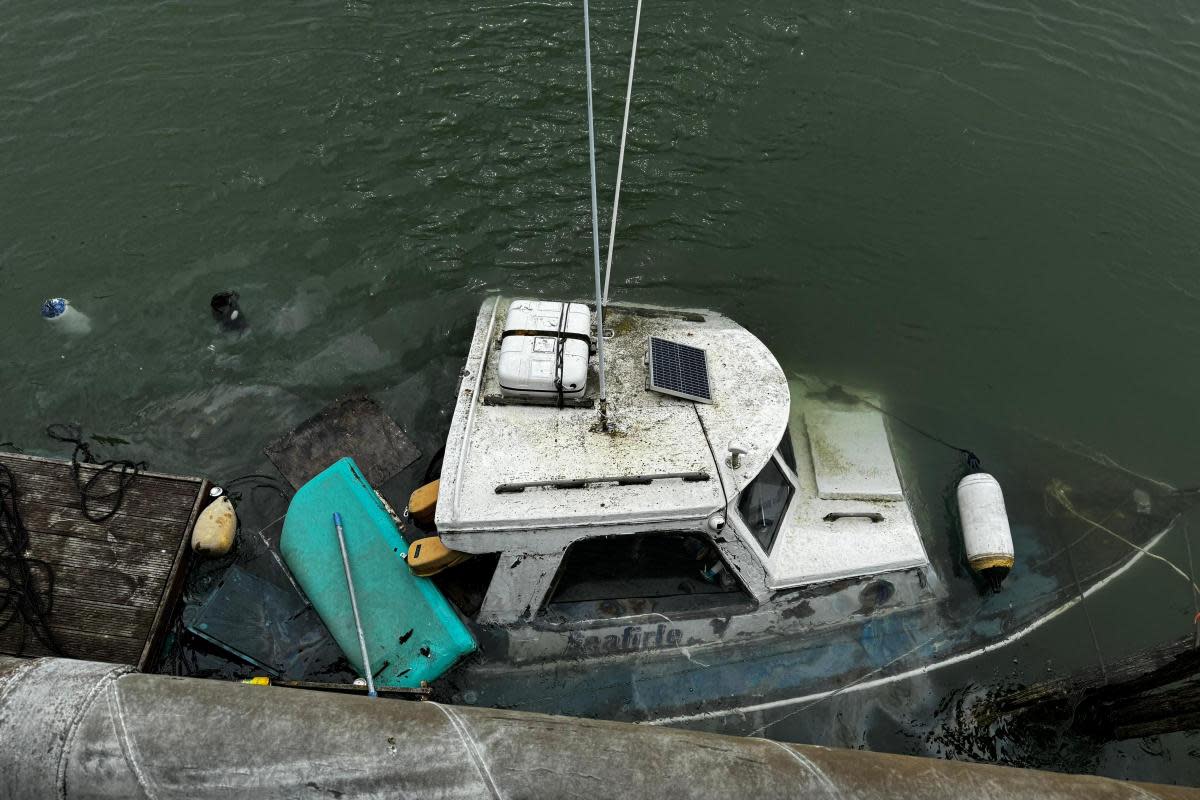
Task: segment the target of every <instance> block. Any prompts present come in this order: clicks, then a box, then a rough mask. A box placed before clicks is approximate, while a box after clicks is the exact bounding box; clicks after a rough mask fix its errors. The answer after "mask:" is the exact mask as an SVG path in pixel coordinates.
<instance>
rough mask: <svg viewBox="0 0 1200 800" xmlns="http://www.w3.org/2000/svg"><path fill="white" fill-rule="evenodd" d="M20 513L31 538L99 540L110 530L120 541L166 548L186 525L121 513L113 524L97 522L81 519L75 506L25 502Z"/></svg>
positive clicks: (174, 541) (172, 546) (172, 545)
mask: <svg viewBox="0 0 1200 800" xmlns="http://www.w3.org/2000/svg"><path fill="white" fill-rule="evenodd" d="M21 516H22V518H23V519H24V520H25V527H26V528H28V529H29V534H30V538H34V539H36V538H38V537H40V536H43V535H67V536H76V537H81V538H85V539H93V540H96V541H102V542H103V541H108V539H109V538H110V537H115V536H116V535H117V534H115V533H114V531H119V533H120V535H121V536H122V537H123V540H124V541H128V542H138V543H141V544H143V545H145V546H146V547H159V548H162V547H166V548H169V549H174V548H175V545H176V544H177V543H178V540H179V532H180V530H181V529H182V528H183V527H184V526H186V525H187V520H184V521H183V522H163V521H162V520H147V519H142V518H141V517H130V516H127V515H125V514H118V515H117V516H116V517H114V518H113V519H114V521H115V524H114V523H113V522H111V521H110V522H108V523H104V522H100V523H97V522H92V521H90V520H88V519H85V518H84V516H83V515H82V514H80V513H79V510H78V509H64V508H62V507H61V506H53V505H42V504H39V505H30V504H29V503H24V504H23V505H22V508H21Z"/></svg>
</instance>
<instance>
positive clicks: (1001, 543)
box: [958, 472, 1014, 592]
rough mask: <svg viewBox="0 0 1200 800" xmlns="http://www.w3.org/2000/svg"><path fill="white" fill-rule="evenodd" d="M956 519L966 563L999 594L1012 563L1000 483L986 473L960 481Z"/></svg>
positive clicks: (1011, 546)
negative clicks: (960, 528) (961, 536)
mask: <svg viewBox="0 0 1200 800" xmlns="http://www.w3.org/2000/svg"><path fill="white" fill-rule="evenodd" d="M958 516H959V519H960V521H961V523H962V533H963V546H964V549H965V550H966V553H967V563H969V564H970V565H971V569H972V570H974V571H975V572H977V573H978V574H979V575H981V576H983V577H984V578H985V579H986V580H987V581H988V583H990V584H991V586H992V589H993V590H994V591H997V592H998V591H1000V584H1001V582H1003V580H1004V578H1005V577H1006V576H1007V575H1008V573H1009V571H1010V570H1011V569H1012V567H1013V563H1014V553H1013V540H1012V531H1011V530H1010V529H1009V526H1008V512H1007V511H1006V510H1005V508H1004V492H1003V491H1001V489H1000V483H999V482H998V481H997V480H996V479H995V478H993V477H992V476H991V475H988V474H987V473H986V472H976V473H974V474H971V475H968V476H967V477H965V478H963V479H962V480H961V481H959V484H958Z"/></svg>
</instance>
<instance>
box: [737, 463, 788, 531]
mask: <svg viewBox="0 0 1200 800" xmlns="http://www.w3.org/2000/svg"><path fill="white" fill-rule="evenodd" d="M793 491H794V489H793V488H792V484H791V481H789V480H788V479H787V477H786V476H784V474H783V470H782V469H780V467H779V463H778V462H776V461H775V459H773V458H772V459H771V460H770V461H768V462H767V465H766V466H765V467H763V470H762V472H760V473H758V477H757V478H755V479H754V480H753V481H751V483H750V485H749V486H747V487H746V488H745V490H743V491H742V497H741V499H740V500H738V515H739V516H740V517H741V518H742V521H743V522H745V523H746V527H747V528H749V529H750V533H752V534H754V538H755V539H756V540H757V541H758V544H759V545H760V546H761V547H762V549H763V552H764V553H766V554H767V555H770V554H771V547H772V546H773V545H774V544H775V536H776V535H777V534H778V533H779V528H780V527H781V526H782V524H783V515H784V513H785V512H786V511H787V506H788V501H789V500H791V499H792V492H793Z"/></svg>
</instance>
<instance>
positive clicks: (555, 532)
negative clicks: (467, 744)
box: [282, 0, 1182, 725]
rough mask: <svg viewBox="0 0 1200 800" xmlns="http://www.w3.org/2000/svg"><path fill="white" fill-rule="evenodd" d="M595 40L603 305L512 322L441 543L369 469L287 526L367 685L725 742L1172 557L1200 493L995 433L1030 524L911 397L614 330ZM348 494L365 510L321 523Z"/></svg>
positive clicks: (945, 657) (450, 437)
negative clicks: (914, 412)
mask: <svg viewBox="0 0 1200 800" xmlns="http://www.w3.org/2000/svg"><path fill="white" fill-rule="evenodd" d="M639 8H640V6H639ZM588 24H589V23H588V12H587V3H586V0H585V3H584V30H585V48H584V49H585V54H586V60H587V61H586V63H587V70H586V74H587V80H588V131H589V152H590V154H591V157H592V158H591V172H592V181H591V211H592V258H593V264H594V273H595V275H594V277H595V289H596V292H595V298H594V300H593V301H591V302H587V303H585V302H560V301H557V300H553V299H547V298H532V299H530V298H525V299H514V300H509V299H503V298H498V297H491V298H488V299H487V300H486V301H484V303H483V305H482V307H481V309H480V311H479V314H478V317H477V319H476V322H475V327H474V334H473V337H472V341H471V344H470V349H469V353H468V356H467V360H466V363H465V365H464V366H463V369H462V379H461V383H460V385H459V388H458V392H457V396H456V397H455V399H454V411H453V418H452V422H451V424H450V427H449V431H448V434H447V437H446V444H445V455H444V461H443V463H442V468H441V470H440V476H439V479H438V482H437V485H436V488H433V487H423V488H422V489H420V490H419V491H418V493H417V494H415V495H414V496H413V500H412V503H410V507H409V510H410V511H411V512H413V514H412V518H411V519H410V522H411V520H424V521H425V522H426V523H427V526H428V528H429V530H427V531H425V532H424V533H415V532H413V531H411V525H408V524H407V523H405V522H403V521H402V520H400V519H399V518H398V517H397V518H396V519H395V529H393V522H392V521H391V516H392V514H393V512H392V510H391V509H390V508H389V507H388V506H387V504H386V503H384V502H383V501H382V500H377V499H376V498H375V496H374V493H373V492H371V491H369V490H368V489H367V488H366V486H367V481H366V479H365V478H364V477H363V474H362V473H361V472H360V471H358V470H357V469H356V468H354V467H353V465H349V464H342V465H341V466H338V465H335V468H336V469H338V470H339V471H340V477H339V478H338V480H337V481H335V482H334V483H332V484H330V485H329V486H326V485H325V484H322V485H321V487H320V491H318V490H317V489H316V488H314V489H312V490H311V491H307V492H306V489H309V487H308V486H306V487H304V488H302V489H301V491H300V493H298V494H297V500H296V501H293V505H294V506H295V504H296V502H297V501H301V508H300V510H296V508H294V509H293V513H289V519H288V521H287V522H286V523H285V526H284V532H283V544H282V548H283V550H284V556H285V558H290V560H291V562H293V563H292V564H291V566H292V571H293V572H294V573H296V575H297V578H298V580H299V582H300V584H301V585H302V587H303V588H304V589H305V591H306V592H307V593H308V595H309V596H310V598H311V599H312V603H313V607H314V608H316V610H317V611H318V612H319V613H320V614H321V618H322V620H323V621H324V622H325V624H326V625H327V626H328V627H329V629H330V631H331V632H332V634H333V636H334V638H335V639H336V640H337V643H338V645H339V646H340V648H341V650H342V652H343V653H344V654H345V657H346V658H347V659H348V660H349V661H350V663H351V664H352V665H354V667H355V669H356V671H358V673H359V674H362V673H363V672H368V673H370V674H371V676H372V677H373V678H375V680H376V681H377V682H378V683H379V684H380V685H382V686H385V687H386V686H388V685H389V684H391V685H401V686H403V685H406V684H412V683H414V682H418V681H426V682H428V683H429V684H431V686H430V687H429V688H430V689H431V691H432V692H433V693H434V695H435V696H438V697H442V698H444V699H447V700H450V701H452V702H456V703H463V704H468V705H487V706H495V707H504V708H519V709H527V710H535V711H549V712H555V713H561V714H570V715H579V716H594V717H607V718H613V719H632V720H641V721H659V722H673V723H678V724H705V725H707V724H710V723H712V722H713V721H714V720H715V721H717V722H718V724H719V723H720V720H724V719H734V720H736V719H738V718H741V717H742V716H744V715H746V714H752V713H757V712H763V711H766V710H769V709H772V708H779V707H787V706H789V705H795V706H799V705H800V704H802V703H806V702H812V701H814V699H819V698H822V697H826V696H829V695H830V694H832V693H835V692H845V691H850V690H853V689H854V688H855V687H858V688H861V687H866V686H871V685H873V684H877V683H878V682H886V681H898V680H902V679H904V678H906V677H910V676H913V675H919V674H925V673H928V672H930V671H932V670H935V669H938V668H940V667H942V666H945V665H947V664H951V663H956V662H959V661H962V660H965V659H968V658H972V657H975V656H978V655H980V654H983V653H986V652H989V651H990V650H993V649H995V648H997V647H1001V646H1003V645H1005V644H1006V643H1008V642H1011V641H1014V640H1015V639H1018V638H1020V637H1021V636H1024V635H1025V634H1027V633H1028V632H1029V631H1031V630H1033V629H1035V628H1036V627H1037V626H1039V625H1042V624H1044V623H1045V622H1047V621H1048V620H1050V619H1053V618H1054V617H1056V616H1057V615H1059V614H1061V613H1062V612H1063V610H1065V609H1067V608H1069V607H1071V606H1072V605H1075V604H1078V603H1081V602H1084V601H1085V600H1086V598H1087V597H1088V596H1089V594H1092V593H1094V592H1096V591H1098V590H1099V589H1101V588H1102V587H1104V586H1105V585H1107V584H1108V583H1110V582H1111V581H1112V580H1113V578H1114V577H1115V576H1117V575H1119V574H1120V573H1121V572H1122V571H1124V570H1126V569H1128V568H1129V567H1130V566H1131V565H1132V564H1133V563H1135V562H1136V561H1138V560H1139V559H1140V558H1142V557H1143V555H1144V554H1145V553H1146V551H1147V550H1148V549H1149V548H1151V547H1153V546H1154V544H1155V543H1156V542H1157V541H1158V540H1159V539H1160V538H1161V537H1162V536H1164V535H1166V533H1167V532H1168V531H1169V530H1170V527H1171V524H1172V522H1173V520H1174V519H1175V517H1176V515H1177V513H1178V512H1179V510H1180V508H1181V507H1182V501H1181V496H1180V495H1179V494H1178V493H1176V492H1173V491H1172V490H1171V489H1170V487H1166V486H1163V485H1161V484H1157V483H1155V482H1153V481H1150V480H1146V479H1143V478H1139V477H1138V476H1135V475H1131V474H1128V473H1126V472H1125V471H1123V470H1120V469H1119V468H1117V467H1115V466H1114V465H1111V464H1105V463H1103V461H1102V460H1101V459H1097V458H1093V457H1090V456H1088V455H1087V454H1081V453H1076V452H1071V451H1070V450H1068V449H1066V448H1063V447H1061V446H1056V445H1054V444H1052V443H1047V442H1044V441H1041V440H1039V439H1037V438H1036V437H1032V436H1027V435H1025V436H1013V435H1012V434H1011V432H1006V431H999V432H996V431H989V430H988V429H987V426H986V425H982V424H981V425H980V426H979V428H978V430H976V431H975V432H974V434H975V436H976V437H977V438H976V440H975V445H974V448H975V451H976V452H980V453H984V454H986V456H987V467H988V469H989V470H990V471H991V472H992V473H993V474H995V475H997V476H998V477H999V478H1000V482H1001V483H1002V484H1003V486H1004V490H1003V496H1002V499H1001V493H1000V491H1001V490H1000V488H999V484H997V483H996V481H995V480H994V479H992V478H984V477H982V475H983V473H981V472H979V470H978V469H977V467H978V465H977V464H976V463H975V462H974V460H973V454H971V453H970V452H969V451H967V450H961V449H960V448H957V447H954V448H953V449H954V450H958V451H959V452H958V453H954V454H950V456H952V461H948V460H947V459H948V454H947V452H946V450H945V447H946V445H947V442H946V441H945V440H944V439H943V438H942V437H941V436H940V435H939V434H936V433H929V432H924V431H921V430H919V429H917V428H914V427H912V426H909V425H907V424H905V423H904V421H903V420H904V417H903V416H901V415H898V414H897V413H896V411H895V410H894V406H895V405H897V402H896V401H897V399H896V398H886V397H872V396H870V395H865V394H863V393H861V392H857V391H853V390H847V389H845V388H843V387H840V386H837V385H833V384H830V383H826V382H824V381H822V380H821V379H820V378H819V377H817V376H806V375H798V374H790V373H788V372H786V371H785V370H784V369H783V367H782V366H781V365H780V363H779V362H778V360H777V359H776V358H775V356H774V355H773V354H772V353H771V351H770V349H769V348H768V347H767V345H766V344H764V343H763V342H762V341H761V340H760V339H759V338H758V337H756V336H755V335H754V334H753V333H751V332H750V331H748V330H747V329H746V328H744V327H743V326H742V325H740V324H738V323H737V322H734V321H733V320H731V319H729V318H728V317H726V316H724V315H723V314H721V313H717V312H714V311H708V310H682V309H670V308H657V307H649V306H641V305H634V304H622V303H610V302H609V301H608V291H607V285H608V279H607V278H605V279H604V281H603V285H604V286H605V288H604V289H603V290H602V289H601V286H602V281H601V269H600V244H599V234H598V215H597V200H596V178H595V158H594V136H593V130H592V109H591V66H590V40H589V38H588V34H587V33H586V32H587V30H588ZM636 30H637V25H636V23H635V41H634V48H633V51H632V54H631V62H630V74H629V84H628V87H629V88H628V89H627V94H626V116H625V125H624V126H623V132H622V145H621V155H620V156H619V157H618V175H617V182H616V187H617V188H616V191H617V194H616V197H615V198H614V203H613V209H612V230H611V231H610V238H609V247H608V257H609V262H610V268H611V258H612V253H613V237H614V235H615V231H616V224H617V223H616V220H617V206H618V202H617V201H618V200H619V192H620V172H621V166H620V165H621V164H622V163H623V153H624V141H625V131H626V130H627V123H628V111H629V92H630V91H631V90H632V85H633V63H634V62H633V55H635V54H636ZM606 355H607V359H606ZM963 456H968V459H967V463H965V464H964V463H963V460H964V459H963ZM949 463H953V467H952V468H948V464H949ZM967 473H973V474H972V475H968V476H967V478H968V481H969V483H968V484H967V487H968V488H967V489H966V490H965V491H960V492H959V501H961V503H962V506H961V508H960V507H959V505H958V502H957V501H956V500H955V499H954V490H955V487H956V486H960V487H961V486H963V484H960V479H962V478H963V477H964V475H965V474H967ZM315 480H316V479H315ZM330 486H332V487H333V488H332V489H331V491H333V495H332V496H335V497H336V506H334V505H332V503H331V502H324V503H322V502H318V501H320V494H321V492H323V491H326V490H327V489H330ZM963 498H965V499H963ZM960 511H961V512H962V513H961V517H962V520H961V522H962V523H963V524H960V520H959V517H960V513H959V512H960ZM330 513H333V514H337V515H339V519H340V518H342V517H344V518H345V519H346V520H347V527H346V538H347V546H348V551H347V552H348V555H344V559H345V561H346V563H345V564H344V565H343V564H342V563H340V561H339V558H338V556H337V554H336V551H335V550H334V549H333V548H334V545H333V544H331V542H332V541H333V540H332V539H331V538H330V537H331V530H332V529H331V528H330V527H329V525H330V523H329V519H330V517H329V515H330ZM1010 521H1011V525H1010ZM289 525H291V526H292V528H293V531H294V532H293V533H292V534H289V530H288V526H289ZM314 526H319V527H314ZM401 527H404V528H406V529H409V530H408V532H409V533H410V534H411V535H410V536H409V538H408V539H407V540H402V539H400V537H399V536H398V535H397V533H396V531H397V530H398V529H399V528H401ZM964 534H965V536H964ZM363 537H368V538H370V537H374V538H371V546H370V547H369V548H366V549H361V550H359V549H357V548H361V547H362V546H363V545H362V542H363V541H364V539H363ZM289 541H291V544H289ZM299 543H302V544H303V546H301V544H299ZM406 543H407V544H408V550H407V551H405V550H404V545H405V544H406ZM994 543H998V544H999V547H998V548H997V549H995V550H994V551H993V550H992V549H990V544H994ZM306 554H307V555H306ZM352 557H353V558H352ZM1014 557H1015V560H1014ZM301 561H303V563H300V562H301ZM351 561H356V562H357V563H355V564H352V563H351ZM401 562H403V564H402V566H401ZM343 566H344V567H345V571H346V576H345V584H349V583H350V580H349V575H350V573H351V572H352V571H354V570H356V569H357V570H362V571H363V572H364V573H365V574H363V575H361V576H356V577H355V579H354V580H355V582H357V583H358V584H359V586H360V587H362V589H363V593H364V595H365V596H364V597H360V598H359V601H360V602H359V603H358V604H357V605H361V606H362V607H363V611H364V613H363V615H362V616H363V620H362V621H361V622H360V621H359V614H358V611H357V606H356V605H355V604H354V603H353V602H352V600H351V599H348V598H347V597H346V596H345V592H344V591H343V589H344V588H345V587H344V586H343V579H342V577H341V570H342V568H343ZM977 573H980V574H977ZM981 575H982V576H981ZM1005 575H1007V578H1006V580H1004V581H1003V588H1002V590H1001V591H999V592H996V591H995V589H996V588H997V586H998V585H1000V581H1001V578H1004V577H1005ZM985 578H986V579H985ZM401 584H402V585H403V587H404V590H403V591H398V590H397V591H389V586H391V585H394V586H400V585H401ZM431 586H432V587H436V589H437V590H438V593H437V594H434V593H432V592H431V591H430V587H431ZM404 598H419V600H420V602H419V603H417V604H414V603H410V602H408V600H407V599H404ZM352 606H354V614H353V619H351V618H350V615H351V607H352ZM422 609H423V610H422ZM300 613H301V612H296V614H297V618H298V615H299V614H300ZM433 619H436V620H437V625H436V626H435V625H433V624H432V623H431V622H430V620H433ZM360 649H361V651H362V657H361V659H359V655H358V653H359V650H360ZM356 659H358V660H356ZM368 663H369V664H376V665H382V666H380V667H379V674H378V676H376V674H375V672H376V670H375V669H374V668H372V667H369V666H368ZM435 665H436V669H433V666H435Z"/></svg>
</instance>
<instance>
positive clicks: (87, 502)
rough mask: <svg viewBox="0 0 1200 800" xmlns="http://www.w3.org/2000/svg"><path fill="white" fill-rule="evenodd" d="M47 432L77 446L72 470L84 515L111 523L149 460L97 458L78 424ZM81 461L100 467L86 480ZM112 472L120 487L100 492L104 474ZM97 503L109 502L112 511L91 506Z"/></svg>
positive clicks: (95, 520) (72, 459)
mask: <svg viewBox="0 0 1200 800" xmlns="http://www.w3.org/2000/svg"><path fill="white" fill-rule="evenodd" d="M46 435H47V436H49V437H50V438H51V439H55V440H57V441H60V442H66V443H68V444H73V445H75V451H74V452H72V453H71V470H72V472H73V473H74V475H75V486H76V487H77V488H78V489H79V509H80V511H82V512H83V515H84V516H85V517H87V518H88V519H89V520H91V521H92V522H96V523H100V522H108V521H109V520H110V519H112V518H113V517H115V516H116V515H117V512H118V511H120V510H121V503H122V502H124V500H125V490H126V489H128V488H129V487H130V485H131V484H132V483H133V482H134V481H135V480H137V476H138V473H140V472H141V471H142V470H144V469H145V468H146V462H145V461H136V462H135V461H130V460H128V459H123V458H114V459H109V460H108V461H96V459H95V458H94V457H93V456H92V450H91V448H90V447H89V446H88V443H87V440H86V439H84V438H83V431H82V429H80V427H79V426H78V425H75V424H64V423H59V424H55V425H50V426H49V427H47V428H46ZM80 456H82V459H81V458H80ZM81 463H85V464H95V465H97V466H98V467H99V469H98V470H96V472H95V473H94V474H93V475H92V477H90V478H88V479H87V480H86V481H85V480H84V479H83V471H82V470H81V469H80V464H81ZM109 473H112V474H114V475H116V476H117V488H115V489H113V490H112V491H111V492H99V491H97V490H96V485H97V483H98V482H99V480H100V479H101V477H103V476H104V475H107V474H109ZM97 502H99V503H100V504H102V505H108V506H109V508H108V510H107V511H93V510H92V507H91V506H92V504H93V503H97Z"/></svg>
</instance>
